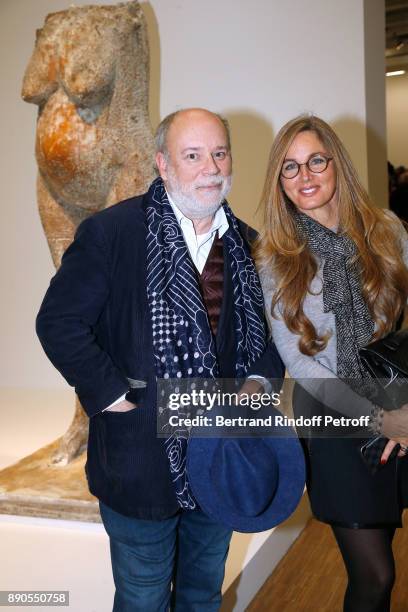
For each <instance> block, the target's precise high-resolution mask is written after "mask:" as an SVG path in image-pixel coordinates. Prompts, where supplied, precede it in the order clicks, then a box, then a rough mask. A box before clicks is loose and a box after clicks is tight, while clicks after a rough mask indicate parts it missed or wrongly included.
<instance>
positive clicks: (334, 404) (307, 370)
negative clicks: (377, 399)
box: [260, 211, 408, 417]
mask: <svg viewBox="0 0 408 612" xmlns="http://www.w3.org/2000/svg"><path fill="white" fill-rule="evenodd" d="M387 213H388V214H389V215H392V216H393V217H394V218H395V215H394V214H393V213H391V212H390V211H387ZM397 239H399V240H400V241H401V247H402V249H403V257H404V261H405V265H406V266H407V267H408V236H407V233H406V231H405V229H404V227H403V226H402V224H400V234H399V236H398V237H397ZM323 264H324V261H323V260H319V261H318V270H317V273H316V276H315V278H314V279H313V281H312V284H311V291H310V292H308V293H307V294H306V297H305V300H304V303H303V309H304V313H305V315H306V316H307V317H308V318H309V319H310V320H311V321H312V323H313V325H314V326H315V327H316V330H317V333H318V334H324V333H326V332H330V333H331V335H330V338H329V340H328V342H327V346H326V348H324V349H323V350H322V351H319V352H318V353H317V354H316V355H314V356H313V357H310V356H308V355H304V354H303V353H301V352H300V350H299V336H298V335H297V334H293V333H292V332H290V331H289V330H288V328H287V327H286V324H285V323H284V321H283V320H282V318H280V317H279V318H276V319H275V318H274V317H272V316H271V302H272V296H273V292H274V288H275V285H274V279H273V277H272V275H271V274H270V272H268V271H267V270H265V269H264V270H261V273H260V278H261V283H262V287H263V292H264V298H265V307H266V312H267V317H268V322H269V325H270V328H271V332H272V336H273V339H274V341H275V344H276V347H277V349H278V351H279V353H280V355H281V357H282V360H283V362H284V363H285V365H286V368H287V371H288V373H289V375H290V376H291V377H292V378H294V379H296V380H297V382H299V384H301V385H302V387H304V388H305V389H306V390H307V391H308V392H309V393H311V394H312V395H313V396H314V397H315V398H316V399H317V400H319V401H321V402H322V403H324V404H325V405H326V406H328V407H329V408H332V409H333V410H336V411H337V412H339V413H341V414H343V415H346V416H349V417H357V416H362V415H369V414H370V412H371V409H372V408H373V405H372V403H371V402H370V401H369V400H368V399H366V398H363V397H361V396H360V395H358V394H357V393H355V392H354V391H353V390H352V389H351V388H350V387H349V386H348V385H347V384H345V383H343V382H342V381H341V380H339V379H338V378H337V376H336V372H337V339H336V322H335V317H334V313H333V312H324V310H323V293H322V288H323ZM276 310H277V312H278V313H279V305H278V307H277V309H276Z"/></svg>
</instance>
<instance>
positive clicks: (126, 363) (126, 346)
mask: <svg viewBox="0 0 408 612" xmlns="http://www.w3.org/2000/svg"><path fill="white" fill-rule="evenodd" d="M148 204H149V194H145V195H143V196H139V197H135V198H131V199H129V200H125V201H124V202H121V203H119V204H116V205H114V206H112V207H110V208H108V209H106V210H104V211H101V212H99V213H97V214H95V215H93V216H92V217H90V218H88V219H86V220H85V221H84V222H82V223H81V225H80V226H79V228H78V230H77V233H76V236H75V240H74V242H73V243H72V244H71V245H70V247H69V248H68V249H67V251H66V252H65V254H64V257H63V259H62V263H61V266H60V268H59V270H58V271H57V273H56V275H55V276H54V277H53V279H52V280H51V283H50V287H49V289H48V291H47V293H46V295H45V298H44V300H43V303H42V305H41V309H40V312H39V314H38V316H37V333H38V336H39V338H40V341H41V344H42V346H43V348H44V350H45V352H46V354H47V355H48V357H49V359H50V360H51V361H52V363H53V364H54V365H55V367H56V368H57V369H58V370H59V371H60V372H61V374H62V375H63V376H64V378H65V379H66V380H67V382H68V383H69V384H70V385H72V386H74V387H75V391H76V393H77V395H78V397H79V399H80V401H81V403H82V406H83V407H84V409H85V411H86V412H87V414H88V416H89V417H90V424H89V440H88V457H87V463H86V468H85V469H86V474H87V478H88V484H89V488H90V491H91V493H93V494H94V495H95V496H96V497H98V498H99V499H100V500H101V501H103V502H104V503H105V504H107V505H108V506H110V507H111V508H113V509H114V510H116V511H117V512H120V513H122V514H124V515H127V516H135V517H138V518H143V519H155V520H158V519H162V518H166V517H169V516H171V515H173V514H175V513H176V512H177V511H178V509H179V507H178V504H177V500H176V496H175V494H174V490H173V486H172V483H171V480H170V475H169V468H168V461H167V457H166V455H165V452H164V445H163V440H162V439H160V438H157V435H156V374H155V363H154V356H153V343H152V331H151V330H152V326H151V320H150V312H149V307H148V301H147V288H146V270H147V262H146V236H147V225H146V212H145V211H146V207H147V205H148ZM240 228H241V231H242V233H243V236H244V238H245V239H246V240H247V241H248V242H249V241H251V240H252V239H253V238H254V237H255V235H256V234H255V232H254V231H253V230H251V229H250V228H249V227H248V226H247V225H245V224H244V223H242V222H240ZM224 261H225V266H224V268H225V271H224V295H223V305H222V309H221V314H220V321H219V325H218V333H217V337H216V346H217V356H218V361H219V366H220V374H221V376H222V377H223V378H234V377H235V355H234V345H235V342H234V333H235V332H234V317H233V312H232V308H233V302H232V282H231V274H230V267H229V256H228V252H227V250H226V248H225V243H224ZM265 333H267V328H266V327H265ZM251 372H252V373H257V374H260V375H262V376H265V377H267V378H272V377H273V378H281V377H282V376H283V373H284V369H283V364H282V361H281V359H280V357H279V355H278V353H277V351H276V349H275V346H274V345H273V343H272V342H269V344H268V346H267V349H266V351H265V353H264V355H263V356H262V357H261V358H260V360H259V361H258V362H257V363H256V364H254V365H253V366H252V368H251ZM251 372H249V373H251ZM128 379H136V380H142V381H145V382H146V387H145V388H144V389H143V390H139V391H138V398H137V404H138V405H137V408H135V409H134V410H131V411H129V412H124V413H123V412H111V411H105V412H102V411H103V409H104V408H106V407H107V406H108V405H109V404H111V403H112V402H113V401H114V400H115V399H117V398H118V397H119V396H120V395H122V394H123V393H125V392H127V391H128V390H129V382H128Z"/></svg>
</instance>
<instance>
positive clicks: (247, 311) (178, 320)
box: [146, 178, 266, 509]
mask: <svg viewBox="0 0 408 612" xmlns="http://www.w3.org/2000/svg"><path fill="white" fill-rule="evenodd" d="M149 197H150V202H152V205H149V206H148V208H147V210H146V214H147V225H148V234H147V295H148V302H149V307H150V312H151V319H152V327H153V351H154V356H155V362H156V375H157V378H164V379H167V378H174V379H177V378H180V379H182V378H216V377H217V376H218V374H219V371H218V364H217V357H216V349H215V341H214V337H213V335H212V332H211V327H210V323H209V319H208V315H207V310H206V307H205V305H204V302H203V298H202V296H201V292H200V287H199V283H198V279H197V271H196V269H195V267H194V264H193V262H192V260H191V257H190V255H189V252H188V249H187V246H186V243H185V241H184V238H183V234H182V232H181V229H180V226H179V224H178V223H177V219H176V217H175V215H174V212H173V209H172V208H171V205H170V203H169V201H168V198H167V194H166V190H165V188H164V184H163V182H162V180H161V178H157V179H156V180H155V181H154V182H153V183H152V185H151V186H150V190H149ZM223 208H224V211H225V214H226V216H227V220H228V224H229V228H228V230H227V232H226V233H225V234H224V237H223V238H224V240H225V241H226V246H227V250H228V254H229V259H230V265H231V272H232V285H233V296H232V299H233V302H234V323H235V325H234V326H235V342H236V357H237V359H236V367H235V369H236V376H237V378H240V377H244V376H245V373H246V371H247V369H248V367H249V366H250V364H251V363H253V362H254V361H255V360H256V359H257V358H258V357H259V356H260V355H261V354H262V353H263V351H264V350H265V347H266V335H265V325H264V311H263V297H262V290H261V285H260V282H259V278H258V275H257V273H256V270H255V265H254V262H253V260H252V258H251V256H250V253H249V249H248V247H247V245H246V243H245V242H244V240H243V238H242V236H241V234H240V232H239V228H238V222H237V220H236V218H235V217H234V215H233V213H232V212H231V210H230V208H229V206H228V205H227V203H226V202H224V203H223ZM187 443H188V431H187V430H181V431H180V430H179V431H178V432H177V434H173V435H172V436H170V437H169V438H168V439H167V440H166V441H165V449H166V453H167V457H168V460H169V466H170V473H171V477H172V481H173V484H174V487H175V492H176V495H177V499H178V502H179V505H180V506H181V507H182V508H188V509H193V508H195V507H196V502H195V500H194V498H193V496H192V493H191V490H190V487H189V483H188V479H187V473H186V465H185V464H186V449H187Z"/></svg>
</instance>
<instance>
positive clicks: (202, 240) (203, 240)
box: [167, 192, 229, 274]
mask: <svg viewBox="0 0 408 612" xmlns="http://www.w3.org/2000/svg"><path fill="white" fill-rule="evenodd" d="M167 197H168V198H169V203H170V206H171V207H172V209H173V212H174V214H175V215H176V219H177V222H178V224H179V226H180V229H181V232H182V234H183V237H184V240H185V243H186V245H187V248H188V252H189V253H190V256H191V259H192V260H193V263H194V265H195V267H196V268H197V270H198V271H199V273H200V274H201V273H202V271H203V269H204V266H205V262H206V261H207V258H208V255H209V254H210V251H211V247H212V244H213V242H214V238H215V236H216V234H217V231H218V236H219V237H220V238H221V237H222V236H223V235H224V234H225V232H226V231H227V229H228V227H229V225H228V220H227V216H226V214H225V212H224V209H223V207H222V206H220V208H219V209H218V210H217V212H216V213H215V215H214V219H213V221H212V224H211V227H210V229H209V230H208V232H206V233H205V234H198V235H197V234H196V233H195V229H194V225H193V222H192V221H191V219H188V218H187V217H186V216H185V215H184V213H182V212H181V210H180V209H179V208H178V206H177V204H176V203H175V202H174V200H173V199H172V197H171V196H170V194H169V193H168V192H167Z"/></svg>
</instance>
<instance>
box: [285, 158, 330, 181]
mask: <svg viewBox="0 0 408 612" xmlns="http://www.w3.org/2000/svg"><path fill="white" fill-rule="evenodd" d="M332 159H333V158H332V157H327V156H326V155H322V154H321V153H315V154H313V155H311V156H310V157H309V159H308V160H307V161H306V162H304V163H303V164H298V162H297V161H295V160H294V159H287V160H286V161H285V162H283V165H282V170H281V175H282V176H283V177H284V178H287V179H293V178H295V176H297V175H298V174H299V171H300V167H301V166H307V168H308V170H310V172H314V173H316V174H319V173H320V172H324V171H325V170H326V168H327V166H328V165H329V161H331V160H332Z"/></svg>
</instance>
